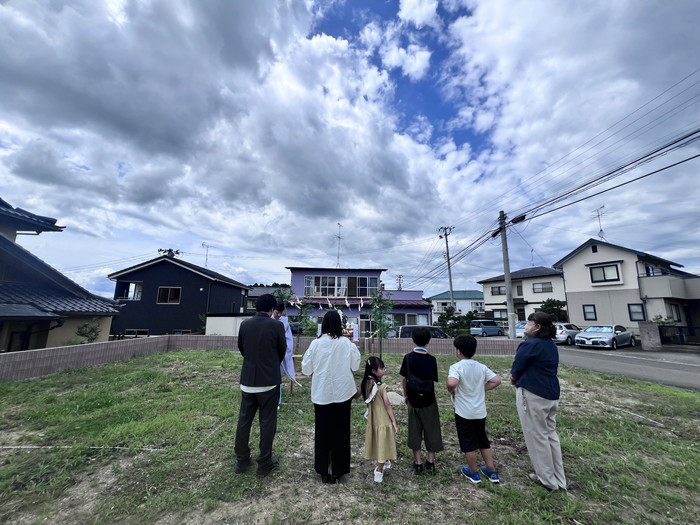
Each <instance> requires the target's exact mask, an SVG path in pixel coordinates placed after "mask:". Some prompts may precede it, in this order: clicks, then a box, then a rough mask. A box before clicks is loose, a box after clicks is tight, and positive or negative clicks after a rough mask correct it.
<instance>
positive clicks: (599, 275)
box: [591, 264, 620, 283]
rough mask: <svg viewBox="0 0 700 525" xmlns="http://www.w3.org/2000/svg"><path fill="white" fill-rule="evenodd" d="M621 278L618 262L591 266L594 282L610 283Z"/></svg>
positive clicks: (592, 280)
mask: <svg viewBox="0 0 700 525" xmlns="http://www.w3.org/2000/svg"><path fill="white" fill-rule="evenodd" d="M619 280H620V272H619V270H618V267H617V264H608V265H605V266H594V267H592V268H591V282H593V283H609V282H614V281H619Z"/></svg>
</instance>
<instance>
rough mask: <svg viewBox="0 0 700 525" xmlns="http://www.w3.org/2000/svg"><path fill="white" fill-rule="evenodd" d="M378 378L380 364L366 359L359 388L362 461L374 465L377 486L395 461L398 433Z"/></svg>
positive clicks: (384, 390)
mask: <svg viewBox="0 0 700 525" xmlns="http://www.w3.org/2000/svg"><path fill="white" fill-rule="evenodd" d="M382 377H384V362H383V361H382V360H381V359H380V358H378V357H376V356H372V357H370V358H369V359H367V361H365V375H364V378H363V379H362V385H361V389H362V397H363V398H364V400H365V403H367V413H366V414H365V417H367V430H366V431H365V459H373V460H375V461H376V462H377V466H376V468H375V469H374V481H376V482H377V483H381V482H382V481H383V479H384V471H385V470H387V469H389V468H391V460H392V459H396V433H397V432H398V431H399V427H398V426H397V425H396V418H395V417H394V410H393V409H392V408H391V403H390V402H389V395H388V393H387V390H386V385H384V384H382Z"/></svg>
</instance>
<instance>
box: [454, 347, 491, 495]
mask: <svg viewBox="0 0 700 525" xmlns="http://www.w3.org/2000/svg"><path fill="white" fill-rule="evenodd" d="M454 346H455V348H456V351H455V355H456V356H457V357H458V358H459V359H460V360H459V361H457V362H456V363H455V364H453V365H452V366H450V371H449V373H448V376H447V391H448V392H449V393H450V395H451V396H452V399H453V400H454V407H455V425H456V426H457V436H458V437H459V448H460V450H461V451H462V452H464V458H465V461H466V462H467V465H466V466H464V467H462V468H461V469H460V471H461V473H462V475H463V476H464V477H466V478H467V479H468V480H469V481H471V482H472V483H481V476H479V473H481V474H483V475H484V476H485V477H486V479H488V480H489V481H490V482H491V483H498V482H499V479H498V472H496V469H495V467H494V463H493V454H492V452H491V443H489V438H488V437H487V436H486V395H485V393H486V391H487V390H493V389H494V388H496V387H497V386H498V385H500V384H501V378H500V377H499V376H497V375H496V374H495V373H494V372H492V371H491V370H490V369H489V368H488V367H487V366H486V365H483V364H481V363H479V362H478V361H474V360H473V359H472V356H473V355H474V354H475V353H476V339H474V338H473V337H472V336H470V335H458V336H457V337H455V339H454ZM477 449H479V451H480V452H481V457H482V458H483V460H484V463H485V464H486V465H485V466H483V467H481V469H479V468H478V467H477V465H476V450H477Z"/></svg>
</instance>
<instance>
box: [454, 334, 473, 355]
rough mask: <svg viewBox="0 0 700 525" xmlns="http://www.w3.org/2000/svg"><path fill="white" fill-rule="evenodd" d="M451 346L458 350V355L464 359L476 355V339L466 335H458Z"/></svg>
mask: <svg viewBox="0 0 700 525" xmlns="http://www.w3.org/2000/svg"><path fill="white" fill-rule="evenodd" d="M452 344H454V345H455V348H456V349H457V350H459V353H460V354H462V355H463V356H464V357H474V354H475V353H476V338H475V337H474V336H471V335H466V334H462V335H458V336H457V337H455V339H454V341H452Z"/></svg>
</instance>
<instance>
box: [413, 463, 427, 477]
mask: <svg viewBox="0 0 700 525" xmlns="http://www.w3.org/2000/svg"><path fill="white" fill-rule="evenodd" d="M424 468H425V467H424V466H423V463H414V464H413V473H414V474H415V475H416V476H420V475H421V474H423V469H424Z"/></svg>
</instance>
